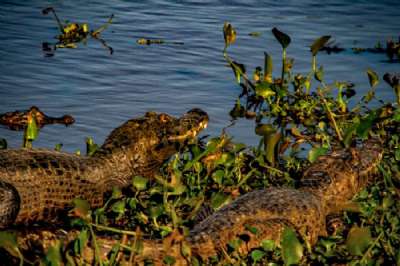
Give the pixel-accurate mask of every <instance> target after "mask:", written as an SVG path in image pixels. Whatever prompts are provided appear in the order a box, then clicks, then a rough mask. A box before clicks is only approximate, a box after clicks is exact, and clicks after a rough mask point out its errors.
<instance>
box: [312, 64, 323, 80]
mask: <svg viewBox="0 0 400 266" xmlns="http://www.w3.org/2000/svg"><path fill="white" fill-rule="evenodd" d="M314 77H315V79H316V80H318V81H319V82H322V81H323V80H324V68H323V66H320V67H319V68H318V69H317V71H315V73H314Z"/></svg>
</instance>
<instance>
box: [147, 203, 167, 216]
mask: <svg viewBox="0 0 400 266" xmlns="http://www.w3.org/2000/svg"><path fill="white" fill-rule="evenodd" d="M164 211H165V209H164V207H163V206H162V205H156V206H152V207H150V210H149V215H150V217H151V218H157V217H159V216H160V215H162V214H163V213H164Z"/></svg>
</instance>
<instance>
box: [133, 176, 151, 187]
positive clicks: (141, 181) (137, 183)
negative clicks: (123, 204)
mask: <svg viewBox="0 0 400 266" xmlns="http://www.w3.org/2000/svg"><path fill="white" fill-rule="evenodd" d="M147 182H148V180H147V178H145V177H141V176H134V177H133V179H132V184H133V186H134V187H135V188H136V189H137V190H145V189H146V188H147Z"/></svg>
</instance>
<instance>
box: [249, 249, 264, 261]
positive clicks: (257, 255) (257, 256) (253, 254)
mask: <svg viewBox="0 0 400 266" xmlns="http://www.w3.org/2000/svg"><path fill="white" fill-rule="evenodd" d="M250 256H251V258H252V259H253V261H254V262H257V261H259V260H261V259H262V258H263V257H264V256H265V252H264V251H262V250H258V249H256V250H253V251H252V252H251V254H250Z"/></svg>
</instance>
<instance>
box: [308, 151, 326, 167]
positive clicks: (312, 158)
mask: <svg viewBox="0 0 400 266" xmlns="http://www.w3.org/2000/svg"><path fill="white" fill-rule="evenodd" d="M327 151H328V149H327V148H323V147H314V148H312V149H311V150H310V151H309V152H308V157H307V159H308V160H309V161H310V162H311V163H313V162H315V161H316V160H317V159H318V157H319V156H321V155H324V154H326V153H327Z"/></svg>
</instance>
